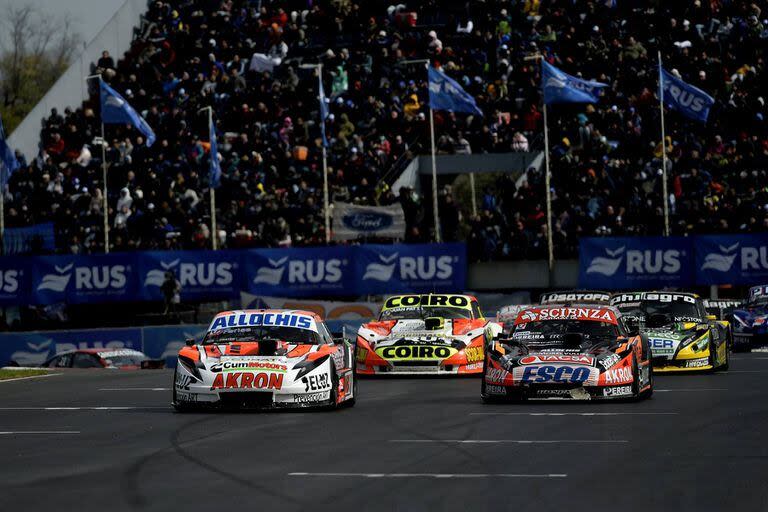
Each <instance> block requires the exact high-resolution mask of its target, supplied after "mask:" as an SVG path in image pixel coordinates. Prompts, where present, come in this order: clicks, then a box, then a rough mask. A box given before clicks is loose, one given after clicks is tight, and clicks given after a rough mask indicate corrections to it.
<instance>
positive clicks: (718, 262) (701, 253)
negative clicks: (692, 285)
mask: <svg viewBox="0 0 768 512" xmlns="http://www.w3.org/2000/svg"><path fill="white" fill-rule="evenodd" d="M696 281H697V282H698V283H701V284H735V285H738V284H744V285H761V284H768V234H755V235H708V236H697V237H696Z"/></svg>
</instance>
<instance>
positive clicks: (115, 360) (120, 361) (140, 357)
mask: <svg viewBox="0 0 768 512" xmlns="http://www.w3.org/2000/svg"><path fill="white" fill-rule="evenodd" d="M102 358H103V359H104V361H105V362H106V363H107V366H111V367H115V368H122V367H123V366H141V362H142V361H146V360H147V356H145V355H144V354H134V355H118V356H102Z"/></svg>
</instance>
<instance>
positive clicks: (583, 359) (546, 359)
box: [520, 354, 594, 364]
mask: <svg viewBox="0 0 768 512" xmlns="http://www.w3.org/2000/svg"><path fill="white" fill-rule="evenodd" d="M593 362H594V359H593V358H592V357H590V356H583V355H579V356H575V355H574V356H571V355H566V354H562V355H560V354H558V355H545V354H539V355H535V356H525V357H523V358H521V359H520V364H540V363H580V364H592V363H593Z"/></svg>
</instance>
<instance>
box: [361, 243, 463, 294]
mask: <svg viewBox="0 0 768 512" xmlns="http://www.w3.org/2000/svg"><path fill="white" fill-rule="evenodd" d="M356 249H357V255H356V257H355V264H356V265H357V276H358V286H359V287H360V288H361V290H364V293H370V294H376V293H383V294H386V293H408V292H415V293H427V292H440V293H452V292H453V293H455V292H456V291H458V290H463V289H464V287H465V285H466V280H467V251H466V246H465V245H464V244H423V245H361V246H358V247H356Z"/></svg>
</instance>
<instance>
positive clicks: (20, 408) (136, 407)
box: [0, 405, 170, 411]
mask: <svg viewBox="0 0 768 512" xmlns="http://www.w3.org/2000/svg"><path fill="white" fill-rule="evenodd" d="M142 409H170V405H169V406H167V407H165V406H163V407H145V406H130V407H0V411H134V410H142Z"/></svg>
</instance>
